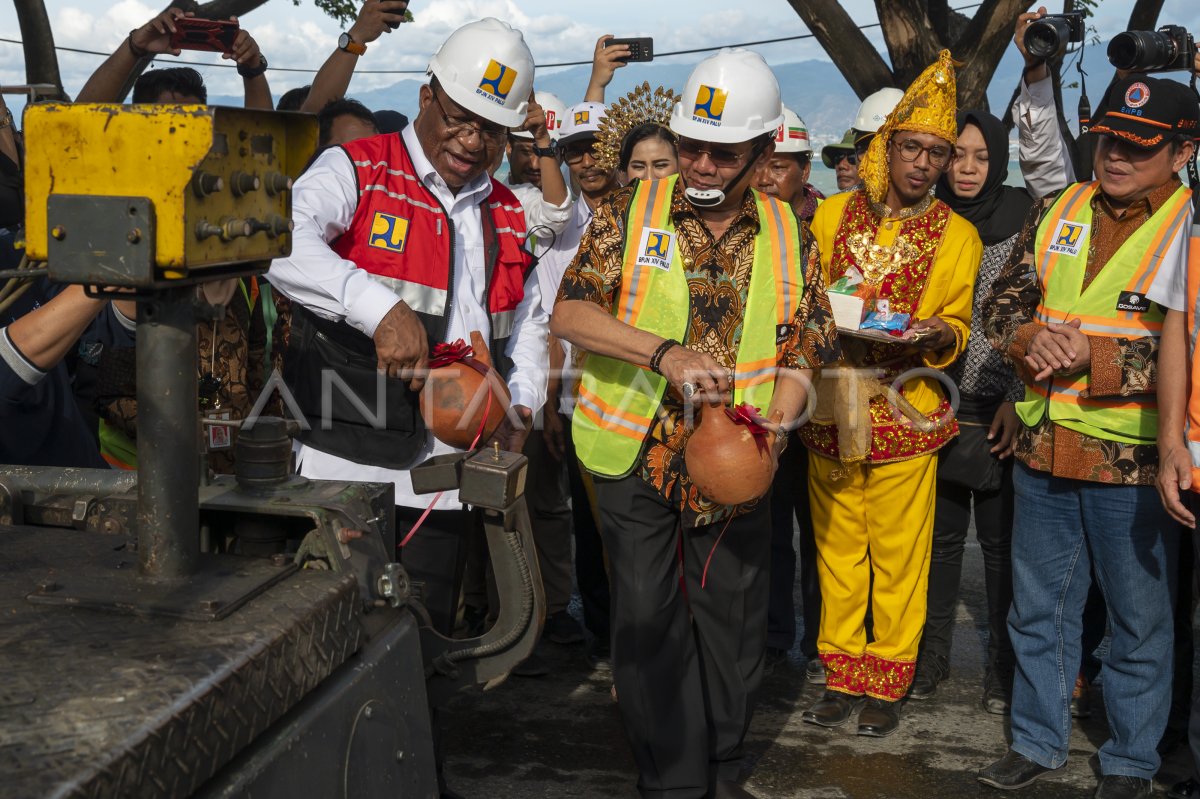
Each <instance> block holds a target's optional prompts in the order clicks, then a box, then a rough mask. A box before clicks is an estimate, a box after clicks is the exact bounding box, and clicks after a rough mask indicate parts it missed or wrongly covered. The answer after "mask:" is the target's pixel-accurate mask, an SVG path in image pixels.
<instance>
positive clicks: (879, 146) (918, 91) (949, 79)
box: [858, 50, 958, 203]
mask: <svg viewBox="0 0 1200 799" xmlns="http://www.w3.org/2000/svg"><path fill="white" fill-rule="evenodd" d="M954 66H955V62H954V59H952V58H951V57H950V51H949V50H943V51H942V52H941V53H940V54H939V55H938V60H937V61H936V62H935V63H933V64H931V65H930V66H929V67H928V68H926V70H925V71H924V72H922V73H921V75H920V77H918V78H917V79H916V80H915V81H913V83H912V85H911V86H909V87H908V90H907V91H906V92H904V97H903V98H901V100H900V102H899V103H897V104H896V107H895V108H894V109H893V110H892V113H890V114H888V118H887V119H886V120H884V123H883V126H882V127H880V128H879V131H878V132H877V133H876V134H875V138H874V139H872V140H871V145H870V147H868V148H867V154H866V156H865V157H864V158H863V159H862V161H860V162H859V165H858V173H859V176H860V177H861V178H862V181H863V187H864V188H865V189H866V191H867V196H868V197H870V199H871V200H873V201H874V202H877V203H878V202H883V198H884V197H886V196H887V190H888V158H887V147H888V143H889V142H890V141H891V139H892V134H893V133H895V132H896V131H898V130H911V131H915V132H917V133H932V134H933V135H934V136H937V137H939V138H942V139H945V140H946V141H948V142H950V144H951V145H953V144H954V143H955V142H956V141H958V123H957V122H956V121H955V115H956V114H957V113H958V100H957V95H958V84H957V82H956V80H955V77H954Z"/></svg>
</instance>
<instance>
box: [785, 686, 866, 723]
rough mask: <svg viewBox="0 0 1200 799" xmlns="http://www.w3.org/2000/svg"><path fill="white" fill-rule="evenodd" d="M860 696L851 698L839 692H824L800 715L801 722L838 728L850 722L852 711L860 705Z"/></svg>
mask: <svg viewBox="0 0 1200 799" xmlns="http://www.w3.org/2000/svg"><path fill="white" fill-rule="evenodd" d="M862 701H863V698H862V697H861V696H851V695H850V694H844V693H842V692H841V691H826V692H825V694H824V695H823V696H822V697H821V698H820V699H818V700H817V703H816V704H815V705H813V706H812V707H810V708H809V709H808V710H806V711H804V712H803V713H802V714H801V715H800V720H801V721H807V722H808V723H809V724H817V725H820V726H822V727H840V726H842V725H843V724H845V723H846V722H847V721H849V720H850V716H851V715H853V713H854V709H855V708H857V707H858V706H859V705H860V704H862Z"/></svg>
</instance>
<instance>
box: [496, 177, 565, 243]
mask: <svg viewBox="0 0 1200 799" xmlns="http://www.w3.org/2000/svg"><path fill="white" fill-rule="evenodd" d="M508 188H509V190H510V191H512V193H513V194H515V195H517V199H518V200H520V201H521V207H522V208H524V209H525V227H526V229H527V230H528V231H529V233H530V234H531V235H533V236H537V237H538V238H539V239H543V240H544V239H547V238H549V236H548V235H547V234H546V232H545V231H544V230H538V228H549V229H550V232H552V233H553V234H554V235H556V236H557V235H558V234H559V233H562V230H563V228H565V227H566V226H567V220H569V219H570V218H571V192H570V191H568V192H567V199H565V200H563V202H562V205H555V204H554V203H551V202H547V201H546V197H545V195H543V194H542V190H541V189H539V188H538V187H537V186H535V185H533V184H532V183H518V184H516V185H515V186H512V185H510V186H509V187H508Z"/></svg>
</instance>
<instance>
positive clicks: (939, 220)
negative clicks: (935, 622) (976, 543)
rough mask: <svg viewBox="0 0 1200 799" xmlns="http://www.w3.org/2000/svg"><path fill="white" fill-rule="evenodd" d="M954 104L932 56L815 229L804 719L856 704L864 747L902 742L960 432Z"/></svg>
mask: <svg viewBox="0 0 1200 799" xmlns="http://www.w3.org/2000/svg"><path fill="white" fill-rule="evenodd" d="M955 92H956V87H955V78H954V67H953V61H952V60H951V58H950V53H949V52H948V51H942V53H941V56H940V57H939V59H938V61H937V63H935V64H933V65H932V66H930V67H929V68H928V69H926V70H925V72H923V73H922V74H921V76H920V77H919V78H917V80H916V81H915V82H914V83H913V84H912V85H911V86H910V87H909V88H908V90H907V91H906V92H905V94H904V97H903V99H902V100H901V101H900V102H899V104H898V105H897V106H896V108H895V109H894V110H893V111H892V113H891V114H890V115H889V116H888V118H887V120H886V121H885V122H884V124H883V126H882V127H881V128H880V129H879V132H878V133H877V134H876V136H875V138H874V139H873V140H872V141H871V144H870V147H869V149H868V151H867V154H866V157H865V158H864V159H862V160H861V161H860V173H861V176H862V178H863V183H864V185H863V187H862V188H860V189H858V190H855V191H850V192H845V193H843V194H838V195H835V196H833V197H830V198H829V199H828V200H826V201H825V202H824V203H823V204H822V205H821V206H820V207H819V208H818V209H817V213H816V215H815V216H814V218H813V222H812V232H813V236H814V238H815V239H816V241H817V245H818V247H819V249H820V252H821V261H822V267H823V269H824V274H825V279H826V280H827V281H828V282H829V285H830V295H829V296H830V304H831V305H832V306H833V309H834V315H835V316H836V317H837V323H838V328H839V333H841V334H842V335H841V340H842V347H843V355H844V359H843V361H842V362H840V363H839V364H838V365H837V367H838V368H832V369H831V368H826V369H823V370H822V372H821V378H823V379H821V380H819V381H818V383H817V392H816V393H817V406H816V409H815V411H814V413H813V415H812V421H811V422H809V424H807V425H805V426H804V427H803V428H801V430H800V439H801V441H803V442H804V444H805V446H806V447H807V448H808V450H809V494H810V499H811V506H812V521H813V527H814V529H815V537H816V543H817V552H818V554H819V558H818V576H819V579H820V584H821V598H822V602H823V606H822V613H821V627H820V634H819V636H818V642H817V648H818V650H819V651H820V655H821V660H822V662H823V663H824V666H825V670H826V675H827V677H826V692H825V694H824V696H823V697H822V698H821V699H820V700H819V701H818V702H817V703H816V704H815V705H813V707H812V708H810V709H809V710H807V711H805V713H804V715H803V718H804V720H805V721H808V722H810V723H813V724H819V725H822V726H826V727H837V726H841V725H843V724H845V723H846V722H847V721H848V720H849V719H850V716H851V714H852V713H853V711H854V709H855V708H856V707H858V706H859V705H863V701H864V698H865V705H864V706H863V708H862V712H861V713H860V715H859V722H858V733H859V734H860V735H867V736H874V737H882V736H886V735H890V734H891V733H893V732H895V731H896V729H897V728H898V726H899V711H900V700H901V699H903V698H904V696H905V694H906V692H907V691H908V688H909V685H910V684H911V682H912V678H913V672H914V668H915V661H916V657H917V647H918V644H919V642H920V638H921V631H922V628H923V626H924V622H925V603H926V584H927V580H928V574H929V552H930V543H931V541H932V534H933V506H934V496H935V487H936V471H937V470H936V466H937V458H936V454H937V450H938V449H939V448H941V447H942V446H943V445H944V444H946V442H948V441H949V440H950V439H952V438H953V437H954V436H955V435H956V434H957V433H958V427H957V423H956V422H955V421H954V413H953V409H952V408H951V406H950V403H949V402H948V401H947V398H946V396H945V394H944V392H943V390H942V388H941V385H940V381H939V378H940V375H939V374H938V372H940V370H943V369H945V368H946V367H947V366H949V365H950V364H951V363H953V362H954V360H955V359H956V358H958V356H959V355H960V354H961V353H962V351H963V349H964V348H965V345H966V341H967V333H968V325H969V322H970V318H971V298H972V288H973V285H974V281H975V274H976V272H977V271H978V268H979V261H980V257H981V254H982V249H983V248H982V245H981V243H980V240H979V236H978V234H977V233H976V232H975V229H974V227H972V226H971V224H970V223H969V222H967V221H966V220H965V219H963V218H962V217H960V216H957V215H956V214H955V213H953V212H952V211H951V210H950V208H949V207H947V206H946V205H945V203H942V202H941V201H939V200H937V199H935V198H934V197H933V194H932V191H933V188H934V185H935V184H936V182H937V180H938V178H939V177H940V175H941V174H942V172H943V171H944V170H945V169H946V168H947V166H948V165H949V163H950V159H951V158H952V157H953V154H954V143H955V139H956V136H957V125H956V123H955V110H956V103H955ZM864 317H865V318H864ZM872 574H873V575H874V584H873V585H872ZM868 602H870V603H871V604H870V609H871V610H872V611H873V618H874V624H873V633H874V638H873V640H872V641H871V642H870V643H868V642H867V634H866V629H865V625H864V621H863V620H864V618H865V616H866V612H867V610H868V604H867V603H868Z"/></svg>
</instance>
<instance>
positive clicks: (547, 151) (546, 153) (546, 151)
mask: <svg viewBox="0 0 1200 799" xmlns="http://www.w3.org/2000/svg"><path fill="white" fill-rule="evenodd" d="M533 154H534V155H536V156H537V157H538V158H557V157H558V148H557V147H555V146H554V142H553V141H552V142H550V146H549V147H538V146H537V142H534V144H533Z"/></svg>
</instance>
